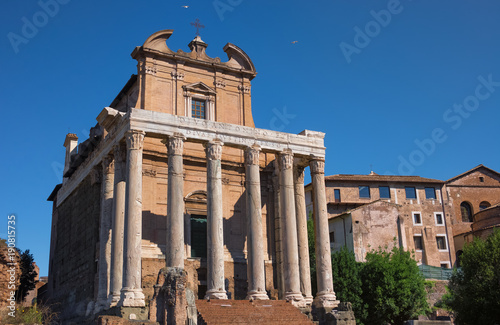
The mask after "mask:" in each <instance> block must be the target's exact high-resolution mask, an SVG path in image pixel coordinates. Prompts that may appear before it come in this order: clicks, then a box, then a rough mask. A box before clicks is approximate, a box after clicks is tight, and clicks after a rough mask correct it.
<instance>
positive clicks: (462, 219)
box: [445, 165, 500, 255]
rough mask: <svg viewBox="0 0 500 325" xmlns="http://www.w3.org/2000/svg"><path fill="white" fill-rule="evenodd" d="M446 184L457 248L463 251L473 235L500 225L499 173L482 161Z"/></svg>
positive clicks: (479, 235)
mask: <svg viewBox="0 0 500 325" xmlns="http://www.w3.org/2000/svg"><path fill="white" fill-rule="evenodd" d="M445 184H446V196H447V200H449V202H450V205H451V206H452V208H453V215H454V218H453V220H452V225H453V239H454V244H455V250H456V254H458V255H460V254H461V251H462V248H463V246H464V244H465V243H466V242H470V241H472V239H473V237H474V236H476V237H484V235H485V234H487V233H489V232H490V231H492V228H493V227H494V226H499V225H500V213H499V208H498V203H500V173H498V172H496V171H494V170H493V169H490V168H488V167H486V166H483V165H479V166H477V167H474V168H472V169H471V170H468V171H466V172H465V173H463V174H460V175H458V176H455V177H453V178H450V179H449V180H447V181H446V183H445ZM483 211H484V213H483Z"/></svg>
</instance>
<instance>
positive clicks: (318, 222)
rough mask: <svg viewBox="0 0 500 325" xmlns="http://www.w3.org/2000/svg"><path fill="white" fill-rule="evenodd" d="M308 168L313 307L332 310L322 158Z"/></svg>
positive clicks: (323, 163) (314, 161) (336, 302)
mask: <svg viewBox="0 0 500 325" xmlns="http://www.w3.org/2000/svg"><path fill="white" fill-rule="evenodd" d="M310 167H311V179H312V186H313V190H312V193H313V206H314V227H315V229H314V230H315V233H316V278H317V281H318V293H317V294H316V298H315V299H314V305H315V306H316V307H322V308H333V307H336V306H337V305H338V304H339V301H338V300H336V297H335V292H334V291H333V279H332V257H331V256H332V253H331V250H330V234H329V230H328V214H327V210H326V193H325V160H324V158H317V157H313V159H312V160H311V163H310Z"/></svg>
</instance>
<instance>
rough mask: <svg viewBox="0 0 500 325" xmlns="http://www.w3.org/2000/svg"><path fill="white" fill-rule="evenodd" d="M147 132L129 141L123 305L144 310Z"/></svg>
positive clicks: (129, 134)
mask: <svg viewBox="0 0 500 325" xmlns="http://www.w3.org/2000/svg"><path fill="white" fill-rule="evenodd" d="M144 135H145V132H143V131H136V130H131V131H128V132H127V134H126V140H127V168H126V175H127V184H126V187H125V229H124V235H125V236H124V247H123V248H124V249H123V288H122V290H121V299H120V304H121V305H122V306H126V307H142V306H144V305H145V303H144V294H143V293H142V287H141V240H142V148H143V144H144Z"/></svg>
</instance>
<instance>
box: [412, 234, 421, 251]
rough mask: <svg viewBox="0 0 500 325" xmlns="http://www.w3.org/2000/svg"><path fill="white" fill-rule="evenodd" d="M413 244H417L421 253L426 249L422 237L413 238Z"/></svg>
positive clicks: (416, 247) (416, 248) (417, 249)
mask: <svg viewBox="0 0 500 325" xmlns="http://www.w3.org/2000/svg"><path fill="white" fill-rule="evenodd" d="M413 243H414V244H415V250H416V251H421V250H423V249H424V245H423V244H422V236H413Z"/></svg>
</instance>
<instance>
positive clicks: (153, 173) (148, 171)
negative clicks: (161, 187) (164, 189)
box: [142, 169, 156, 177]
mask: <svg viewBox="0 0 500 325" xmlns="http://www.w3.org/2000/svg"><path fill="white" fill-rule="evenodd" d="M142 175H143V176H149V177H156V170H154V169H144V170H143V171H142Z"/></svg>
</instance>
